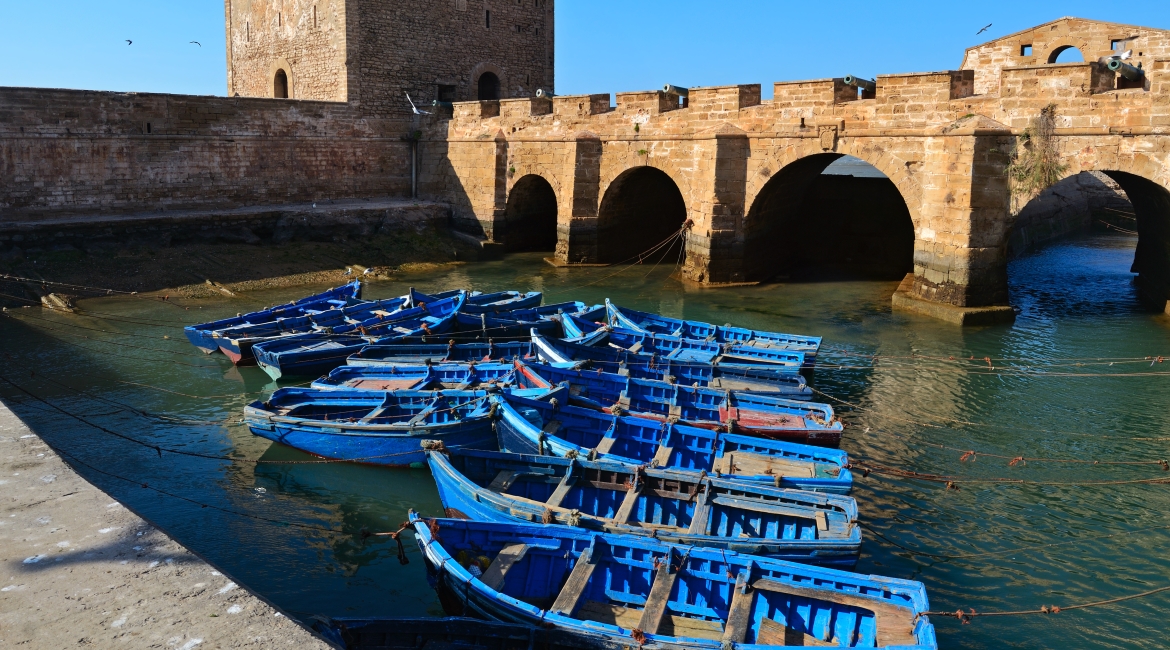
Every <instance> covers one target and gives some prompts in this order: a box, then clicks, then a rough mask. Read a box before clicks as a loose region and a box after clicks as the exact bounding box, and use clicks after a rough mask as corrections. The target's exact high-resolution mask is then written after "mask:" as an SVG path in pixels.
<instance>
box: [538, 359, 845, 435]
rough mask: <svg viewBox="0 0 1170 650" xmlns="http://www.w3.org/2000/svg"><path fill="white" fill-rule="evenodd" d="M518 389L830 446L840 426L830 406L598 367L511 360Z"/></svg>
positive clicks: (704, 425) (709, 426)
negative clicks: (565, 393)
mask: <svg viewBox="0 0 1170 650" xmlns="http://www.w3.org/2000/svg"><path fill="white" fill-rule="evenodd" d="M515 363H516V370H517V373H516V382H517V384H518V385H519V386H521V387H525V388H528V387H538V386H555V385H560V384H564V385H567V386H569V387H570V388H569V395H570V400H571V403H573V404H576V405H578V406H584V407H586V408H593V409H598V410H602V411H605V412H608V413H614V414H617V415H621V414H625V413H632V414H634V415H637V416H639V417H645V418H650V419H656V420H670V421H681V422H683V423H685V424H691V425H694V426H697V427H700V428H704V429H722V430H724V431H728V432H729V433H739V434H743V435H748V436H761V437H764V438H771V439H773V440H787V441H789V442H797V443H802V444H811V445H816V446H818V447H836V446H838V445H839V444H840V442H841V432H842V430H843V429H844V427H843V426H842V425H841V423H840V422H839V421H837V418H836V415H835V414H834V413H833V407H831V406H829V405H828V404H818V403H814V402H798V401H794V400H786V399H781V398H779V397H773V396H771V395H760V394H757V393H745V392H742V391H733V390H731V391H729V390H720V389H716V388H702V387H693V386H680V385H678V384H670V383H667V382H664V381H654V380H651V379H633V378H630V377H624V376H622V375H616V374H611V373H606V372H601V371H593V370H574V369H571V368H557V367H555V366H548V365H539V364H527V363H525V362H523V361H516V362H515Z"/></svg>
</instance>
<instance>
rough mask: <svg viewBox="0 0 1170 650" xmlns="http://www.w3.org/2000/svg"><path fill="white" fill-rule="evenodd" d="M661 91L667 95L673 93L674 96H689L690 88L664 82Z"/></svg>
mask: <svg viewBox="0 0 1170 650" xmlns="http://www.w3.org/2000/svg"><path fill="white" fill-rule="evenodd" d="M662 92H664V93H666V94H667V95H674V96H676V97H690V95H691V89H690V88H683V87H682V86H675V85H674V84H666V85H665V86H663V87H662Z"/></svg>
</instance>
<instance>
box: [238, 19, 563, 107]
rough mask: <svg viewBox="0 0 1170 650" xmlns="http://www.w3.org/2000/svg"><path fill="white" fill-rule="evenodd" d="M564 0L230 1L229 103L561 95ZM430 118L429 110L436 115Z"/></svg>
mask: <svg viewBox="0 0 1170 650" xmlns="http://www.w3.org/2000/svg"><path fill="white" fill-rule="evenodd" d="M553 11H554V0H425V1H422V2H417V1H407V0H225V14H226V15H225V18H226V23H227V62H228V95H229V96H236V95H239V96H242V97H288V98H291V99H315V100H325V101H339V102H349V103H350V104H352V105H355V106H360V113H361V114H363V115H365V116H367V117H372V118H397V117H404V116H406V115H409V114H410V106H409V104H408V103H407V102H406V97H405V94H406V93H409V94H410V96H411V98H412V99H413V100H414V101H415V103H416V104H419V105H420V107H421V105H424V104H426V105H429V104H430V103H431V101H432V100H435V99H438V100H442V101H468V100H475V99H502V98H511V97H531V96H534V95H535V94H536V91H537V89H541V88H543V89H545V90H547V91H549V92H551V91H552V90H553V36H554V29H553ZM428 110H429V109H428Z"/></svg>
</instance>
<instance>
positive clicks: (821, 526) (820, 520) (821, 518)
mask: <svg viewBox="0 0 1170 650" xmlns="http://www.w3.org/2000/svg"><path fill="white" fill-rule="evenodd" d="M816 518H817V530H818V531H820V532H822V533H823V532H825V531H827V530H829V518H828V517H827V516H826V515H825V511H824V510H818V511H817V515H816Z"/></svg>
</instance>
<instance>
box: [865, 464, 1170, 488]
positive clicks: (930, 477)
mask: <svg viewBox="0 0 1170 650" xmlns="http://www.w3.org/2000/svg"><path fill="white" fill-rule="evenodd" d="M850 465H851V467H856V468H858V469H861V470H862V473H863V474H864V475H865V476H869V475H870V474H884V475H887V476H895V477H898V478H908V479H916V480H920V481H930V482H934V483H945V484H946V486H947V489H950V490H958V489H959V484H960V483H993V484H996V483H999V484H1013V485H1059V486H1091V485H1135V484H1143V483H1151V484H1155V483H1170V477H1162V478H1144V479H1131V480H1126V481H1030V480H1026V479H1018V478H1002V477H1001V478H962V477H959V476H947V475H944V474H926V473H923V472H914V471H910V470H905V469H898V468H896V467H888V466H885V465H879V464H877V463H873V462H869V461H865V460H860V461H853V462H852V463H851V464H850Z"/></svg>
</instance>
